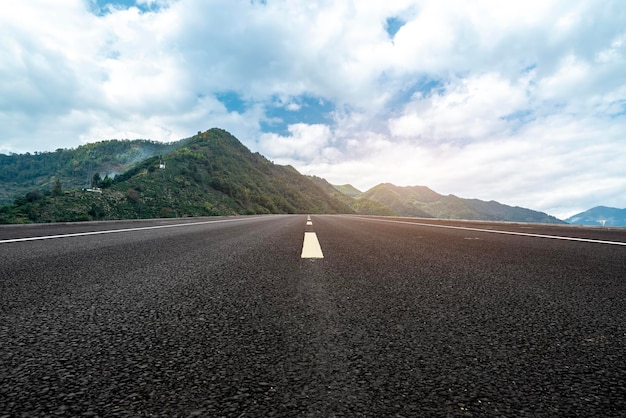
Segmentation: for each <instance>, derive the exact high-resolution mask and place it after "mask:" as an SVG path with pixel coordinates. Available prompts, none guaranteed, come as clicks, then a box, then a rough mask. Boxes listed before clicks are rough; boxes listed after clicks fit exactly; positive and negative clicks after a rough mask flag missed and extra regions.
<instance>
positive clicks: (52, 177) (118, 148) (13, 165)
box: [0, 139, 185, 205]
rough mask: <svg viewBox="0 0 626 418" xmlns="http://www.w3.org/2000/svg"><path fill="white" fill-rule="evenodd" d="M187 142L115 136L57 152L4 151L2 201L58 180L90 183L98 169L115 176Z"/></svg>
mask: <svg viewBox="0 0 626 418" xmlns="http://www.w3.org/2000/svg"><path fill="white" fill-rule="evenodd" d="M184 144H185V140H182V141H177V142H174V143H169V144H165V143H161V142H154V141H148V140H141V139H137V140H133V141H129V140H116V139H114V140H109V141H100V142H96V143H92V144H87V145H82V146H80V147H78V148H75V149H58V150H56V151H54V152H35V153H34V154H30V153H26V154H11V155H5V154H0V205H6V204H9V203H13V201H14V200H15V198H16V197H18V196H23V195H24V194H26V193H27V192H29V191H32V190H46V189H52V188H53V187H54V185H55V183H56V182H57V180H58V181H59V182H60V183H61V184H62V186H63V187H64V188H65V189H73V188H84V187H90V186H91V180H92V176H93V174H94V173H99V174H100V175H101V176H102V177H105V176H106V175H108V176H110V177H113V176H115V175H116V174H119V173H123V172H124V171H126V170H128V169H130V168H131V167H133V166H134V165H135V164H137V163H139V162H141V161H143V160H145V159H146V158H149V157H153V156H155V155H163V154H167V153H170V152H172V151H173V150H175V149H177V148H179V147H181V146H183V145H184Z"/></svg>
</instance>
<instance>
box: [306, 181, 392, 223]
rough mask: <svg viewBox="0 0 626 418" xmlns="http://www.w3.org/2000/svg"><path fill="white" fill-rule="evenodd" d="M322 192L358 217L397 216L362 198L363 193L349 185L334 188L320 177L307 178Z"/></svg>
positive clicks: (376, 203)
mask: <svg viewBox="0 0 626 418" xmlns="http://www.w3.org/2000/svg"><path fill="white" fill-rule="evenodd" d="M309 178H310V179H311V180H312V181H314V182H315V184H317V185H318V186H319V187H320V188H321V189H322V190H324V192H326V193H327V194H328V195H330V196H332V197H334V198H336V199H337V200H340V201H341V202H343V203H345V204H346V205H348V206H349V207H350V209H351V210H352V211H354V212H355V213H358V214H359V215H379V216H397V215H396V213H395V212H394V211H393V210H391V209H389V208H388V207H387V206H385V205H383V204H381V203H378V202H374V201H373V200H370V199H366V198H362V197H360V196H362V195H363V192H361V191H360V190H358V189H356V188H355V187H354V186H351V185H349V184H346V185H343V186H335V185H332V184H330V183H329V182H328V181H326V180H325V179H323V178H321V177H317V176H309Z"/></svg>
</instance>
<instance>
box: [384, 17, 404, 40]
mask: <svg viewBox="0 0 626 418" xmlns="http://www.w3.org/2000/svg"><path fill="white" fill-rule="evenodd" d="M405 24H406V22H405V21H404V20H402V19H400V18H399V17H388V18H387V20H386V21H385V30H386V31H387V33H388V34H389V38H391V39H393V38H394V36H396V33H398V31H399V30H400V28H401V27H402V26H404V25H405Z"/></svg>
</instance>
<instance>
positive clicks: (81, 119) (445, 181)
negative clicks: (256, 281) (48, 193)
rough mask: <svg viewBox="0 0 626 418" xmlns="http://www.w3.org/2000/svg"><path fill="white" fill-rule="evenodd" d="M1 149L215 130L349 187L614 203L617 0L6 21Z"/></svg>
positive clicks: (98, 4)
mask: <svg viewBox="0 0 626 418" xmlns="http://www.w3.org/2000/svg"><path fill="white" fill-rule="evenodd" d="M0 8H1V12H0V153H5V154H6V153H11V152H15V153H22V152H33V151H53V150H55V149H57V148H70V147H76V146H78V145H81V144H84V143H87V142H93V141H97V140H103V139H112V138H118V139H123V138H128V139H135V138H147V139H154V140H159V141H174V140H178V139H181V138H185V137H189V136H191V135H193V134H195V133H196V132H198V131H200V130H202V131H204V130H207V129H209V128H212V127H220V128H224V129H226V130H228V131H230V132H231V133H233V134H234V135H235V136H237V137H238V138H239V139H240V140H241V141H242V142H243V143H244V144H246V145H247V146H248V147H249V148H250V149H251V150H252V151H258V152H260V153H261V154H263V155H265V156H266V157H268V158H269V159H271V160H273V161H274V162H276V163H281V164H291V165H293V166H294V167H296V168H297V169H298V170H299V171H300V172H302V173H304V174H315V175H318V176H321V177H324V178H326V179H327V180H329V181H331V182H332V183H336V184H343V183H351V184H353V185H354V186H356V187H357V188H359V189H361V190H367V189H368V188H370V187H372V186H374V185H376V184H378V183H381V182H391V183H394V184H397V185H402V186H405V185H426V186H429V187H430V188H432V189H434V190H436V191H437V192H439V193H442V194H450V193H452V194H455V195H457V196H461V197H468V198H480V199H484V200H491V199H493V200H498V201H500V202H502V203H506V204H509V205H519V206H523V207H528V208H532V209H536V210H541V211H545V212H547V213H550V214H552V215H555V216H558V217H562V218H563V217H567V216H569V215H571V214H574V213H576V212H580V211H582V210H586V209H589V208H590V207H592V206H596V205H607V206H615V207H619V208H624V207H626V25H625V24H624V22H626V3H624V2H623V1H621V0H615V1H612V0H598V1H595V0H594V1H592V0H587V1H585V0H523V1H513V0H512V1H499V0H474V1H466V0H445V1H444V0H432V1H431V0H385V1H375V0H371V1H369V0H352V1H349V0H319V1H314V0H137V1H134V0H124V1H119V0H118V1H111V0H56V1H54V2H50V1H48V0H25V1H13V2H9V3H4V4H2V5H0Z"/></svg>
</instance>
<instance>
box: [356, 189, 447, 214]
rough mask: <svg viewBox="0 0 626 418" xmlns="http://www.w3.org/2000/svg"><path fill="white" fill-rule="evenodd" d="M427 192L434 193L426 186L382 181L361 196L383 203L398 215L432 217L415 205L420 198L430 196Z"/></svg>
mask: <svg viewBox="0 0 626 418" xmlns="http://www.w3.org/2000/svg"><path fill="white" fill-rule="evenodd" d="M429 192H432V193H435V192H433V191H432V190H430V189H429V188H428V187H420V186H416V187H399V186H395V185H393V184H390V183H382V184H379V185H378V186H374V187H372V188H371V189H369V190H368V191H366V192H365V193H363V197H362V198H365V199H368V200H371V201H374V202H377V203H380V204H383V205H385V206H387V207H388V208H389V209H391V211H393V212H394V213H396V214H397V215H399V216H413V217H418V218H433V217H434V216H433V215H431V214H430V213H428V212H425V211H423V210H422V209H420V208H419V207H418V206H417V205H416V203H417V202H420V201H421V199H422V198H427V197H428V196H430V193H429Z"/></svg>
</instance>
